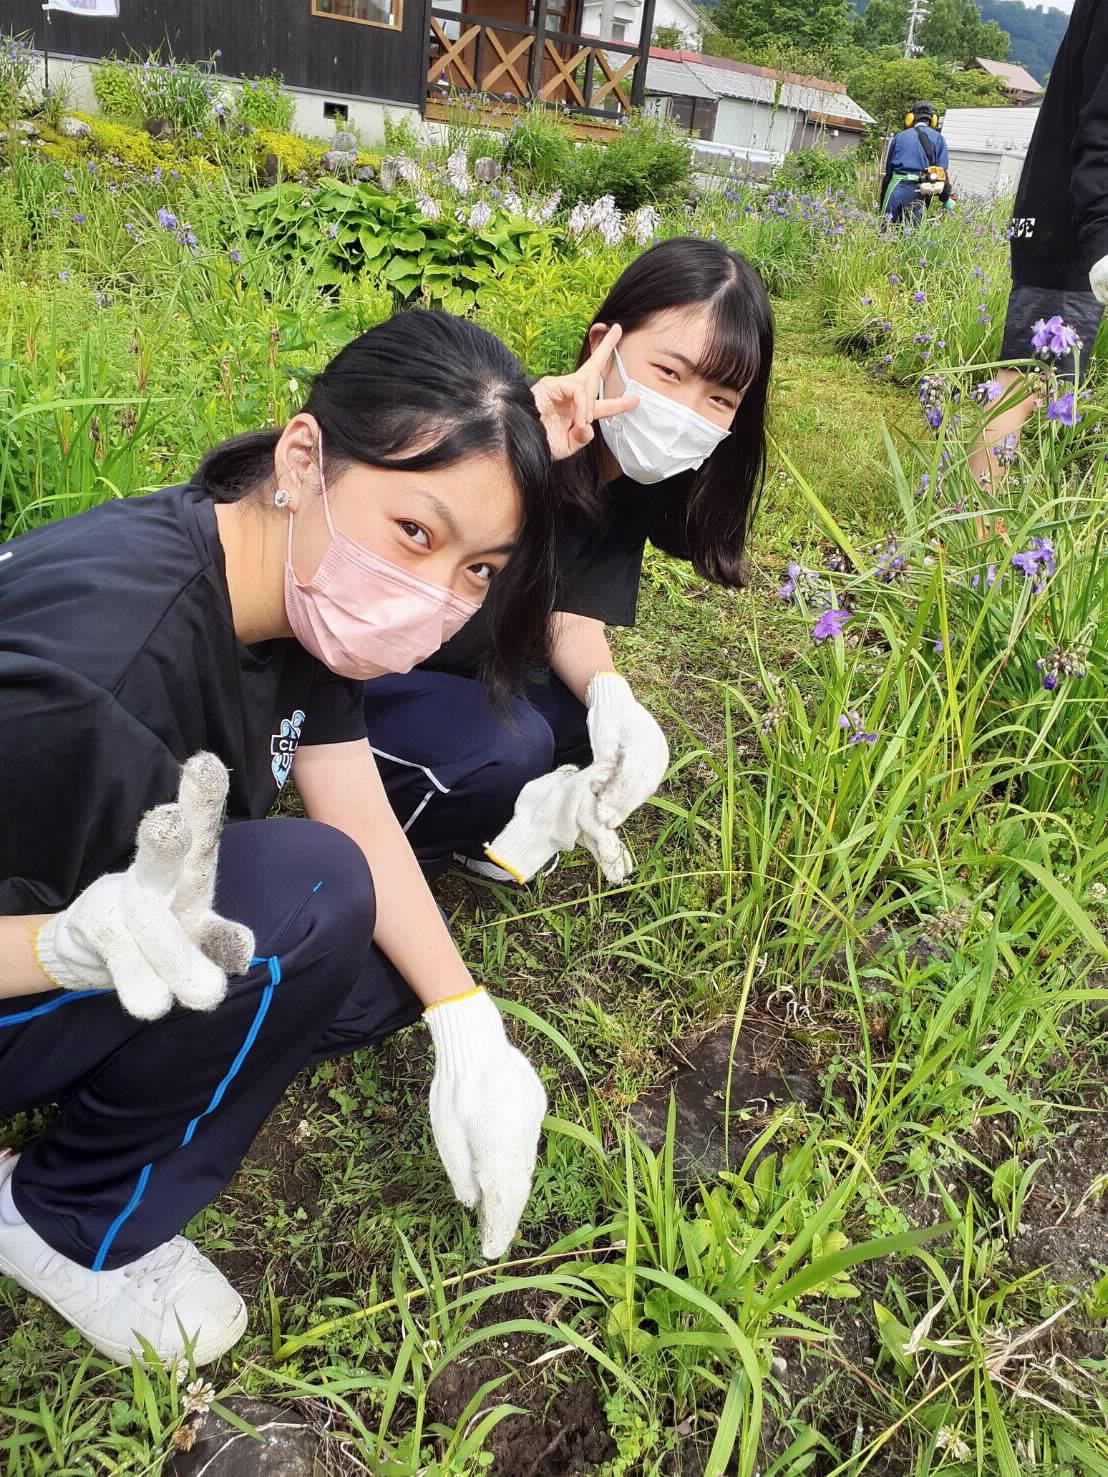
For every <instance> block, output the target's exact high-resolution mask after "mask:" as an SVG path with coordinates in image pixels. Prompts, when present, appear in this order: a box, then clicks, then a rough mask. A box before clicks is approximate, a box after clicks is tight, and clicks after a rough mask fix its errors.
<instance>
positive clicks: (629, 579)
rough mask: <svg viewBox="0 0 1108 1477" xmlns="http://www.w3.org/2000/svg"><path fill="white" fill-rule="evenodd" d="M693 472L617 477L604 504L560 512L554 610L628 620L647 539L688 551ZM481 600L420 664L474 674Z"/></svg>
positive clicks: (481, 645) (484, 634)
mask: <svg viewBox="0 0 1108 1477" xmlns="http://www.w3.org/2000/svg"><path fill="white" fill-rule="evenodd" d="M692 480H693V474H692V473H691V472H690V473H683V474H682V475H681V476H679V477H671V478H669V479H668V480H667V481H665V482H658V483H655V484H654V485H653V486H652V487H644V486H642V485H641V484H640V483H638V482H633V481H632V480H631V478H630V477H620V478H618V479H617V480H616V481H615V482H613V483H612V484H611V485H610V486H608V487H607V488H605V489H604V492H603V494H602V496H603V500H604V502H603V509H602V511H601V513H600V515H599V517H597V518H589V517H587V516H586V515H585V514H584V513H582V512H580V511H579V510H577V509H567V510H566V511H565V512H563V513H562V514H561V515H560V516H559V519H558V532H557V547H558V595H557V598H556V600H555V609H556V610H560V611H564V612H565V613H566V614H568V615H587V616H591V617H592V618H593V619H594V620H598V621H603V622H604V624H605V625H608V626H633V625H634V624H635V610H636V607H637V605H638V598H639V579H640V576H641V574H642V560H643V550H644V548H645V545H646V541H647V540H648V539H649V540H650V542H651V543H652V544H655V545H656V546H657V547H658V548H660V549H664V550H665V551H666V553H668V554H675V555H677V557H678V558H681V559H687V558H688V557H689V551H688V545H687V543H686V541H685V537H684V532H683V528H684V520H685V515H686V510H687V505H688V492H689V488H690V487H691V485H692ZM488 631H489V628H488V613H487V609H486V608H485V607H482V609H481V610H479V611H478V612H477V614H476V615H475V616H473V617H472V619H471V620H468V621H467V622H466V624H465V625H464V626H463V627H462V629H461V630H460V631H459V632H458V634H457V635H456V636H455V637H453V639H452V640H450V641H448V642H447V643H446V645H445V646H444V647H442V648H441V650H439V651H437V652H436V653H435V655H434V656H433V657H430V658H429V659H428V660H427V661H426V662H424V663H423V666H424V667H425V668H427V669H429V670H430V671H434V672H453V673H455V674H457V675H458V676H463V677H473V676H475V675H476V674H477V672H478V671H479V670H480V667H481V661H482V658H483V656H484V654H485V652H486V650H487V649H488V640H489V634H488Z"/></svg>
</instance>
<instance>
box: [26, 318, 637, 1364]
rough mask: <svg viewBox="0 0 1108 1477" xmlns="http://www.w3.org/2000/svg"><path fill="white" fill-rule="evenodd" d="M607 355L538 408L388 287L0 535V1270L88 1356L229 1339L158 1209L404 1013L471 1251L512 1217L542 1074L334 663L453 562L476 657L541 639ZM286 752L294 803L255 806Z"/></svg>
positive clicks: (510, 666) (438, 585)
mask: <svg viewBox="0 0 1108 1477" xmlns="http://www.w3.org/2000/svg"><path fill="white" fill-rule="evenodd" d="M606 353H607V351H604V352H602V353H601V354H600V356H599V358H594V360H593V361H592V362H591V364H590V365H589V366H585V367H584V372H583V373H582V374H581V375H573V376H566V377H563V378H562V379H561V380H558V381H555V382H553V383H551V382H549V381H548V382H544V384H543V387H542V395H543V401H544V407H545V409H544V412H543V414H542V415H541V416H540V413H539V410H538V408H537V406H536V404H535V395H534V393H533V391H532V388H531V387H529V386H528V384H527V382H526V380H525V379H524V377H523V375H522V372H521V370H520V367H519V365H518V364H517V362H516V361H515V360H514V359H513V357H512V356H511V354H509V353H508V351H507V349H505V347H504V346H503V344H501V343H500V342H499V341H498V340H497V339H495V338H493V336H492V335H491V334H488V333H485V332H484V331H483V330H481V329H480V328H478V327H477V326H476V325H475V324H472V323H469V322H466V321H464V320H461V319H455V318H450V317H448V316H447V315H446V314H443V313H408V314H403V315H401V316H399V317H397V318H395V319H392V320H390V321H389V322H388V323H383V324H380V325H378V326H377V327H375V328H373V329H371V330H370V331H369V332H368V333H366V334H363V335H362V336H361V337H360V338H358V339H356V340H355V341H354V342H353V343H351V344H349V345H347V347H346V348H345V349H343V350H342V352H341V353H340V354H338V355H337V357H336V358H335V359H334V360H333V361H332V362H331V363H330V364H329V365H328V366H327V367H326V369H324V370H323V372H322V373H321V374H320V375H318V376H317V377H316V378H315V380H314V381H313V385H312V389H311V393H310V395H309V397H308V400H307V403H306V405H305V406H304V409H303V410H302V411H301V412H299V413H298V414H297V415H295V416H293V418H292V419H291V420H290V421H289V423H288V425H286V426H284V427H283V428H279V429H270V430H263V431H258V432H255V433H250V434H247V435H244V436H239V437H236V438H234V439H233V440H231V441H229V442H225V443H223V444H222V445H221V446H218V447H216V448H215V449H214V450H213V451H212V452H210V453H209V454H208V456H207V457H206V458H205V459H204V462H203V463H202V465H201V467H200V468H199V470H198V471H197V473H196V475H195V476H194V477H193V479H192V480H191V481H190V482H189V483H188V484H187V485H183V486H179V487H174V488H168V489H165V490H164V491H161V492H155V493H152V494H150V495H148V496H144V497H135V498H123V499H115V500H112V501H109V502H106V503H104V504H102V505H100V506H97V507H93V508H91V509H90V510H89V511H87V512H85V513H82V514H80V515H79V516H77V517H74V518H69V519H65V520H62V521H60V522H56V523H51V524H47V525H45V526H43V527H41V528H36V529H32V530H31V531H30V532H28V533H25V534H23V535H21V536H20V537H18V538H15V539H13V540H12V541H11V542H9V543H8V544H7V545H6V546H5V548H4V554H3V558H2V560H0V711H2V712H3V714H4V721H5V731H6V735H7V743H8V749H9V753H10V754H11V755H12V756H13V761H15V762H17V767H18V782H17V783H16V782H13V783H12V784H11V785H9V787H8V793H7V795H6V796H5V800H4V818H3V824H2V825H0V1119H3V1118H7V1117H10V1116H11V1115H14V1114H18V1113H24V1112H27V1111H28V1110H32V1109H36V1108H40V1107H43V1106H45V1105H47V1104H50V1103H55V1104H57V1105H58V1111H57V1113H56V1114H55V1115H54V1116H52V1117H51V1119H50V1121H49V1122H48V1123H47V1125H46V1126H45V1128H44V1129H43V1131H42V1132H41V1133H40V1134H39V1135H38V1136H37V1137H36V1138H34V1139H33V1141H31V1142H29V1143H27V1144H25V1146H24V1147H23V1149H22V1152H21V1153H20V1154H18V1155H14V1154H9V1153H6V1152H4V1153H0V1275H6V1276H11V1277H13V1278H15V1280H16V1281H18V1282H19V1283H20V1284H21V1285H22V1286H23V1287H24V1288H26V1289H28V1290H29V1291H31V1292H33V1293H34V1294H35V1295H37V1296H38V1297H40V1298H42V1299H43V1300H44V1301H46V1302H48V1303H49V1304H50V1305H51V1306H53V1307H54V1308H55V1309H56V1310H57V1311H58V1312H59V1313H60V1314H61V1315H62V1316H63V1317H65V1318H67V1319H68V1320H69V1321H70V1322H71V1323H72V1324H73V1325H74V1327H76V1328H77V1329H79V1330H80V1332H81V1333H82V1334H83V1335H84V1336H85V1337H86V1338H87V1339H89V1340H90V1341H91V1342H92V1343H93V1344H94V1345H95V1346H96V1348H98V1349H99V1350H100V1351H101V1352H102V1353H104V1354H105V1355H106V1356H107V1357H108V1358H110V1359H112V1360H115V1361H126V1360H127V1359H128V1357H129V1355H130V1353H131V1352H132V1351H133V1352H139V1353H140V1354H141V1343H140V1340H145V1341H146V1343H147V1344H149V1345H151V1346H152V1347H153V1348H154V1350H155V1352H156V1353H157V1354H158V1355H159V1356H160V1357H161V1358H163V1359H168V1358H176V1357H178V1356H181V1355H182V1354H184V1353H185V1343H186V1341H193V1342H191V1348H190V1354H191V1357H192V1359H193V1360H194V1362H196V1363H198V1364H199V1363H204V1362H205V1361H207V1360H210V1359H213V1358H215V1357H216V1356H217V1355H219V1354H220V1353H222V1352H224V1351H225V1350H226V1349H228V1348H229V1347H230V1346H231V1345H232V1344H233V1343H234V1342H235V1341H236V1339H237V1338H238V1337H239V1336H240V1335H241V1333H242V1331H243V1329H244V1328H245V1326H246V1321H247V1313H246V1309H245V1307H244V1305H243V1302H242V1299H241V1298H240V1297H239V1296H238V1294H237V1293H236V1292H235V1291H234V1289H233V1288H232V1287H231V1286H230V1285H229V1283H228V1282H227V1280H226V1279H225V1278H224V1277H223V1276H222V1274H221V1273H220V1272H219V1271H218V1270H217V1268H216V1267H215V1266H213V1265H212V1263H211V1262H210V1261H208V1260H207V1258H205V1257H204V1256H203V1255H202V1254H201V1253H200V1251H199V1249H198V1248H197V1247H195V1246H193V1245H192V1243H191V1242H189V1241H188V1240H186V1239H185V1238H184V1237H182V1236H180V1235H178V1234H177V1233H178V1232H179V1231H180V1230H181V1228H182V1226H184V1225H185V1224H186V1222H188V1221H189V1220H190V1219H191V1218H192V1217H193V1216H195V1215H196V1214H197V1212H198V1211H200V1210H201V1209H202V1208H203V1207H204V1206H205V1205H207V1204H208V1203H209V1202H210V1201H211V1200H212V1199H213V1198H214V1197H215V1196H216V1195H217V1194H218V1193H219V1191H220V1190H221V1189H222V1187H223V1186H224V1185H225V1184H226V1183H227V1181H228V1180H229V1179H230V1178H231V1176H232V1175H233V1174H234V1172H235V1170H236V1169H237V1167H238V1164H239V1162H240V1160H241V1158H242V1156H243V1154H244V1153H245V1152H246V1150H247V1148H248V1147H249V1144H250V1142H251V1140H252V1138H253V1136H254V1134H255V1133H256V1132H257V1130H258V1128H259V1126H260V1125H261V1123H262V1121H263V1120H264V1118H265V1117H266V1115H267V1114H268V1112H269V1111H270V1109H271V1108H272V1107H273V1105H274V1103H275V1102H276V1101H277V1100H278V1099H279V1098H280V1096H281V1094H282V1093H283V1091H284V1089H285V1087H286V1086H287V1085H288V1083H289V1082H290V1081H291V1080H292V1078H293V1077H294V1076H295V1075H296V1073H297V1072H298V1071H299V1070H300V1069H301V1068H302V1067H304V1066H306V1065H308V1064H310V1063H313V1062H318V1061H321V1060H323V1059H325V1058H327V1057H332V1056H337V1055H341V1054H343V1053H345V1052H350V1051H355V1050H358V1049H359V1048H361V1047H364V1046H366V1045H368V1044H370V1043H372V1042H374V1041H378V1040H380V1039H381V1038H382V1037H384V1036H386V1035H388V1034H389V1033H390V1032H393V1031H396V1030H398V1029H399V1028H400V1027H401V1026H404V1025H407V1024H409V1023H411V1022H413V1021H415V1020H417V1019H418V1018H419V1017H420V1015H421V1014H422V1015H423V1017H424V1019H425V1021H426V1023H427V1026H428V1029H429V1032H430V1035H431V1038H432V1041H433V1043H434V1046H435V1056H436V1067H435V1077H434V1081H433V1083H432V1087H431V1096H430V1117H431V1125H432V1129H433V1133H434V1137H435V1143H436V1146H437V1147H438V1149H439V1151H440V1154H441V1157H442V1159H443V1164H444V1167H445V1168H446V1171H447V1174H448V1176H449V1178H450V1181H451V1184H452V1185H453V1187H454V1190H455V1192H456V1193H457V1195H458V1196H459V1198H460V1199H461V1200H463V1201H464V1203H465V1204H467V1205H469V1206H473V1205H476V1204H478V1203H480V1204H481V1207H482V1236H481V1245H482V1249H483V1251H484V1253H485V1254H486V1255H487V1256H499V1255H500V1254H501V1253H502V1252H503V1251H504V1250H505V1248H506V1246H507V1245H508V1242H509V1241H510V1240H511V1238H512V1236H513V1234H514V1232H515V1226H516V1222H517V1221H518V1219H519V1216H520V1214H521V1213H522V1210H523V1207H524V1203H525V1201H526V1197H527V1192H528V1188H529V1182H530V1171H531V1165H532V1164H533V1162H534V1155H535V1150H536V1147H537V1143H538V1136H539V1125H540V1123H541V1121H542V1117H543V1112H544V1109H545V1095H544V1093H543V1089H542V1086H541V1084H540V1082H539V1080H538V1077H537V1076H536V1075H535V1073H534V1071H533V1070H532V1069H531V1068H530V1066H529V1065H528V1064H527V1062H526V1061H525V1059H524V1058H523V1056H522V1055H521V1054H520V1053H519V1052H518V1051H516V1050H515V1049H514V1048H513V1047H512V1046H511V1045H510V1043H509V1041H508V1039H507V1036H506V1033H505V1031H504V1027H503V1024H502V1021H501V1017H500V1012H499V1010H498V1008H497V1006H496V1005H495V1003H494V1002H493V1001H492V999H491V998H490V997H489V996H488V995H487V994H486V993H485V992H484V990H482V989H480V988H478V987H476V986H475V984H474V981H473V978H472V976H471V975H470V973H469V971H468V969H467V968H466V965H465V963H464V962H463V960H462V959H461V957H460V955H459V954H458V952H457V950H456V948H455V947H454V944H453V942H452V941H451V938H450V934H449V931H448V929H447V927H446V924H445V923H444V921H443V919H442V916H441V914H440V912H439V910H438V908H437V907H436V905H435V902H434V899H433V898H432V896H431V894H430V892H429V890H428V888H427V885H426V882H425V880H424V878H423V875H422V873H421V872H420V870H419V868H418V867H417V865H416V862H415V859H414V857H413V856H412V852H411V849H410V847H409V846H408V844H407V842H406V841H405V839H404V836H403V834H402V832H401V829H400V827H399V826H398V825H397V823H396V819H395V816H394V814H393V812H392V810H391V809H390V806H389V804H388V800H387V798H386V797H385V794H384V790H383V788H382V786H381V782H380V778H379V776H378V774H377V771H376V769H375V767H374V764H373V759H372V757H371V754H370V751H369V746H368V744H367V743H366V729H365V708H364V701H365V699H364V688H365V684H366V679H367V678H368V677H369V676H370V675H376V674H379V673H382V672H393V671H404V670H407V668H408V667H409V666H411V664H412V663H413V662H415V661H419V660H422V659H423V658H424V657H426V656H427V655H429V654H430V653H431V652H433V651H434V650H435V649H436V648H437V647H438V646H439V645H440V644H441V641H442V639H443V634H444V632H449V631H451V630H457V629H458V628H459V625H460V624H461V623H462V622H463V621H465V620H466V619H468V618H470V617H471V616H472V615H473V613H474V611H475V610H476V609H477V608H478V607H479V606H482V602H483V601H484V599H485V596H486V594H488V595H489V605H490V607H491V608H490V611H489V614H488V616H487V618H486V619H487V629H488V631H489V632H490V642H489V650H490V652H491V660H490V663H489V664H488V673H487V675H488V677H489V680H490V682H491V683H492V684H493V686H494V687H495V686H496V685H497V684H498V683H499V685H500V686H501V687H504V686H505V685H511V686H515V685H517V684H518V680H519V679H520V678H521V676H523V675H524V674H525V673H526V672H527V671H528V670H529V667H530V666H531V665H533V663H534V662H535V661H536V660H541V659H542V654H543V652H544V651H545V650H546V639H547V629H548V621H549V616H550V613H551V610H552V607H553V597H554V580H553V561H552V558H551V550H552V544H553V533H554V524H553V517H552V514H553V501H552V498H551V495H550V487H549V472H550V454H551V444H552V443H557V444H558V445H559V446H565V445H566V444H569V445H572V444H576V442H578V441H579V440H580V439H581V438H584V439H587V437H588V436H589V435H591V429H588V428H587V427H585V426H582V425H578V424H577V419H576V417H577V413H578V406H579V402H580V403H587V404H588V406H589V407H590V416H589V418H590V419H595V418H596V417H597V416H603V415H604V414H605V411H606V409H607V408H608V407H606V406H605V405H604V403H603V401H601V402H600V403H599V404H598V403H597V395H596V391H597V378H598V376H599V375H601V374H602V373H603V370H604V367H605V364H606ZM614 408H615V409H617V410H619V409H625V408H627V402H625V401H624V400H623V399H622V398H620V399H618V400H617V402H616V405H615V407H614ZM575 427H576V430H575ZM482 608H483V607H482ZM290 776H295V781H296V786H297V789H298V791H299V794H300V798H301V800H302V802H303V805H304V809H305V812H306V816H307V819H269V818H267V817H268V815H269V811H270V807H271V806H272V804H273V802H274V800H275V798H276V797H277V795H278V794H279V792H280V790H281V787H282V786H283V785H284V784H285V783H286V781H287V780H288V779H289V778H290ZM224 807H226V811H227V817H228V820H229V824H227V825H226V826H225V827H224V826H223V812H224ZM221 832H222V834H221ZM217 861H218V866H217ZM367 1148H368V1145H367Z"/></svg>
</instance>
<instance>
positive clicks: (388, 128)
mask: <svg viewBox="0 0 1108 1477" xmlns="http://www.w3.org/2000/svg"><path fill="white" fill-rule="evenodd" d="M421 148H422V145H421V144H420V141H419V130H418V129H417V128H416V126H415V124H414V123H413V122H412V120H411V118H410V117H409V116H408V115H407V113H402V114H401V115H400V116H399V117H397V118H394V117H393V115H392V114H391V113H386V114H385V153H386V154H418V153H419V152H420V150H421Z"/></svg>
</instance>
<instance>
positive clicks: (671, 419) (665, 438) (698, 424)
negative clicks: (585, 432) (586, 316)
mask: <svg viewBox="0 0 1108 1477" xmlns="http://www.w3.org/2000/svg"><path fill="white" fill-rule="evenodd" d="M615 360H616V368H617V369H618V370H619V372H620V375H621V377H622V379H623V384H624V390H625V392H626V393H627V394H629V395H637V396H638V397H639V403H638V405H637V406H636V407H635V409H634V410H625V411H624V412H623V414H622V415H613V416H609V418H608V419H607V420H604V421H601V422H600V434H601V435H602V436H603V437H604V440H605V441H606V442H607V444H608V450H609V451H610V452H611V453H612V455H613V456H614V457H615V459H616V461H617V462H619V464H620V466H621V467H622V469H623V471H624V473H625V474H626V475H627V476H628V477H630V478H631V479H632V481H634V482H642V483H644V484H646V485H647V486H649V485H650V484H651V483H654V482H664V481H665V479H666V478H667V477H676V476H677V474H678V473H679V472H691V471H694V470H695V469H696V468H697V467H699V466H701V465H702V464H703V463H704V462H706V461H707V459H708V458H709V457H710V456H711V454H712V452H713V451H715V449H716V447H717V446H718V445H719V443H720V442H721V441H723V440H724V439H725V438H726V437H728V436H730V434H731V432H730V431H729V430H724V428H723V427H722V426H717V425H715V423H714V422H712V421H710V420H707V419H706V418H705V417H704V416H702V415H698V414H697V412H696V411H695V410H690V409H689V407H688V406H687V405H682V404H681V403H680V401H678V400H671V399H670V398H669V396H668V395H663V394H662V393H661V392H660V391H658V390H651V389H648V388H647V386H646V385H640V384H639V383H638V381H637V380H633V379H631V378H630V376H629V375H628V373H627V371H626V369H624V367H623V360H622V359H621V358H620V357H619V350H618V349H616V351H615Z"/></svg>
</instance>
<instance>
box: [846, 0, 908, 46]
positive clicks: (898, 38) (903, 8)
mask: <svg viewBox="0 0 1108 1477" xmlns="http://www.w3.org/2000/svg"><path fill="white" fill-rule="evenodd" d="M908 9H909V6H908V0H870V3H869V4H868V5H867V6H866V12H865V14H864V15H863V16H862V17H861V18H860V19H859V21H858V23H857V36H858V41H859V42H860V44H861V45H862V46H864V47H865V48H866V50H867V51H876V50H877V49H878V48H879V47H881V46H895V47H896V48H897V50H898V51H899V52H903V50H904V38H905V37H906V36H907V34H908Z"/></svg>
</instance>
